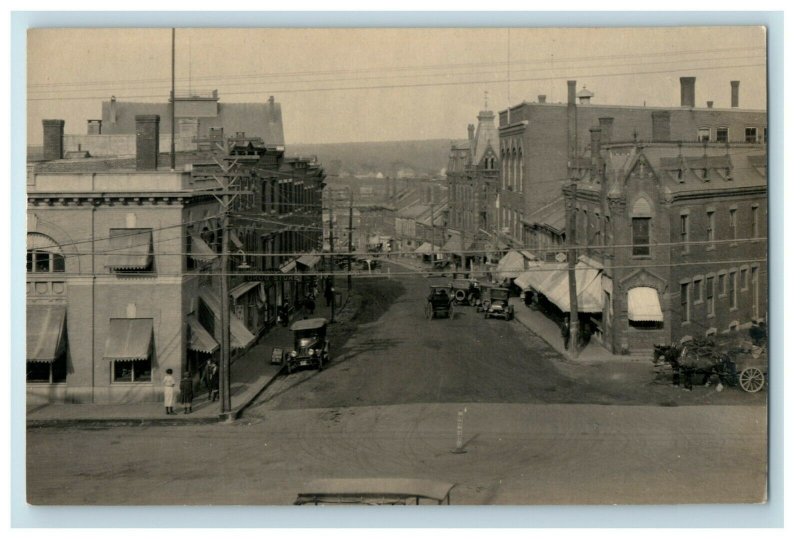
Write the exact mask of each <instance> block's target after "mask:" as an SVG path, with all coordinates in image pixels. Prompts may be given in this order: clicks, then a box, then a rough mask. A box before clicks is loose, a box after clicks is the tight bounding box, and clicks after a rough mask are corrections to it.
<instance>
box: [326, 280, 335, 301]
mask: <svg viewBox="0 0 800 539" xmlns="http://www.w3.org/2000/svg"><path fill="white" fill-rule="evenodd" d="M333 294H334V292H333V283H331V281H330V280H328V281H327V282H326V283H325V306H326V307H330V306H331V302H332V301H333Z"/></svg>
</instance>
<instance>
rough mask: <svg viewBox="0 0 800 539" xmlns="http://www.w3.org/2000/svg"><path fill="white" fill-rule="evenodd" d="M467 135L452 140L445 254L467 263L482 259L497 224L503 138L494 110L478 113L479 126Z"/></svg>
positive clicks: (448, 178)
mask: <svg viewBox="0 0 800 539" xmlns="http://www.w3.org/2000/svg"><path fill="white" fill-rule="evenodd" d="M467 131H468V139H467V140H463V141H456V142H453V143H452V144H451V147H450V158H449V160H448V164H447V184H448V205H449V208H448V227H447V234H448V236H449V237H448V240H447V242H446V243H445V246H444V252H445V254H446V256H449V257H451V258H452V259H453V261H454V262H456V263H457V264H460V265H462V266H463V267H466V266H467V264H468V261H472V260H475V259H477V260H481V259H483V257H484V255H485V250H484V249H482V247H481V246H482V245H484V244H485V243H486V240H488V239H490V238H491V233H490V230H493V229H495V228H496V226H497V222H496V210H495V206H496V203H497V181H498V176H499V174H500V156H499V148H500V139H499V135H498V132H497V128H496V127H495V125H494V113H493V112H492V111H489V110H482V111H480V113H478V126H477V129H476V128H475V126H474V125H473V124H469V126H468V130H467Z"/></svg>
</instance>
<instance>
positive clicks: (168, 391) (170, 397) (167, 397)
mask: <svg viewBox="0 0 800 539" xmlns="http://www.w3.org/2000/svg"><path fill="white" fill-rule="evenodd" d="M163 383H164V408H166V409H167V415H173V414H174V413H175V412H174V411H173V410H172V407H173V406H175V379H174V378H173V377H172V369H167V374H166V376H164V382H163Z"/></svg>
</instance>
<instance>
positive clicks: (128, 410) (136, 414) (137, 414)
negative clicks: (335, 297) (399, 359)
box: [27, 294, 354, 427]
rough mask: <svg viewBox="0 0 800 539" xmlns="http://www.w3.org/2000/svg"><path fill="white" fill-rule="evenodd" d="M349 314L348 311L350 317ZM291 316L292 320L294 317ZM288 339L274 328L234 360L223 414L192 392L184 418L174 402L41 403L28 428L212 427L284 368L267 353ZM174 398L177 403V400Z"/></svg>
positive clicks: (32, 410) (341, 310)
mask: <svg viewBox="0 0 800 539" xmlns="http://www.w3.org/2000/svg"><path fill="white" fill-rule="evenodd" d="M349 299H350V298H349V295H348V294H345V295H344V296H343V299H342V303H341V305H340V306H339V307H338V309H337V311H336V315H337V319H338V317H340V316H342V315H343V314H345V315H346V314H347V313H346V312H345V311H346V309H350V311H352V308H351V305H350V301H349ZM326 309H327V308H326V307H324V306H323V307H321V308H318V309H317V311H316V314H315V316H320V317H327V316H328V315H329V313H328V312H327V310H326ZM353 314H354V313H352V312H350V316H352V315H353ZM300 316H301V314H300V312H299V311H298V312H295V313H294V315H293V316H292V319H293V320H295V319H299V317H300ZM292 344H293V336H292V332H291V331H289V328H288V327H283V326H281V325H276V326H274V327H272V328H270V330H269V331H268V332H267V333H265V334H264V335H262V336H261V337H260V338H259V339H258V342H257V343H256V344H255V345H253V346H252V347H251V348H250V349H249V350H247V351H246V352H245V353H244V354H243V355H241V356H239V357H237V358H235V359H234V360H233V364H232V365H231V410H230V412H227V413H225V414H223V413H222V412H221V406H220V403H219V401H215V402H209V401H208V396H207V394H206V393H205V392H204V391H203V390H202V388H199V389H197V390H196V391H195V398H194V402H193V403H192V410H193V411H192V413H191V414H184V413H183V409H182V407H181V405H180V404H179V403H178V402H176V405H175V407H174V408H175V411H176V412H177V414H176V415H166V414H165V413H164V406H163V404H162V402H160V401H159V402H137V403H129V404H46V405H44V406H32V407H28V410H27V426H29V427H37V426H51V425H59V426H62V425H64V424H84V425H92V424H97V423H102V424H104V425H108V424H117V425H148V424H159V425H182V424H197V423H199V424H203V423H217V422H220V421H232V420H234V419H236V418H238V417H239V416H240V415H241V413H242V410H244V409H245V408H247V407H248V406H249V405H250V404H251V403H252V402H253V401H254V400H255V399H256V397H258V395H259V394H260V393H261V392H262V391H264V389H266V388H267V386H269V385H270V384H271V383H272V382H273V380H275V378H277V377H278V375H279V374H280V373H281V371H282V370H283V368H282V366H280V365H272V364H271V363H270V359H271V357H272V349H273V348H275V347H279V348H286V347H287V346H292ZM177 400H178V399H176V401H177Z"/></svg>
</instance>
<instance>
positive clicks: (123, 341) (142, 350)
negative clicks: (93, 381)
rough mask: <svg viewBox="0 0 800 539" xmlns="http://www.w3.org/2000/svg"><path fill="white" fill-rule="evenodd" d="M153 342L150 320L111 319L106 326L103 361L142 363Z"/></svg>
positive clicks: (148, 356) (147, 356)
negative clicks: (106, 335)
mask: <svg viewBox="0 0 800 539" xmlns="http://www.w3.org/2000/svg"><path fill="white" fill-rule="evenodd" d="M152 342H153V319H152V318H112V319H111V320H110V323H109V326H108V338H106V351H105V353H104V354H103V357H104V358H105V359H114V360H128V361H144V360H147V359H149V358H150V347H151V345H152Z"/></svg>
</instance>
